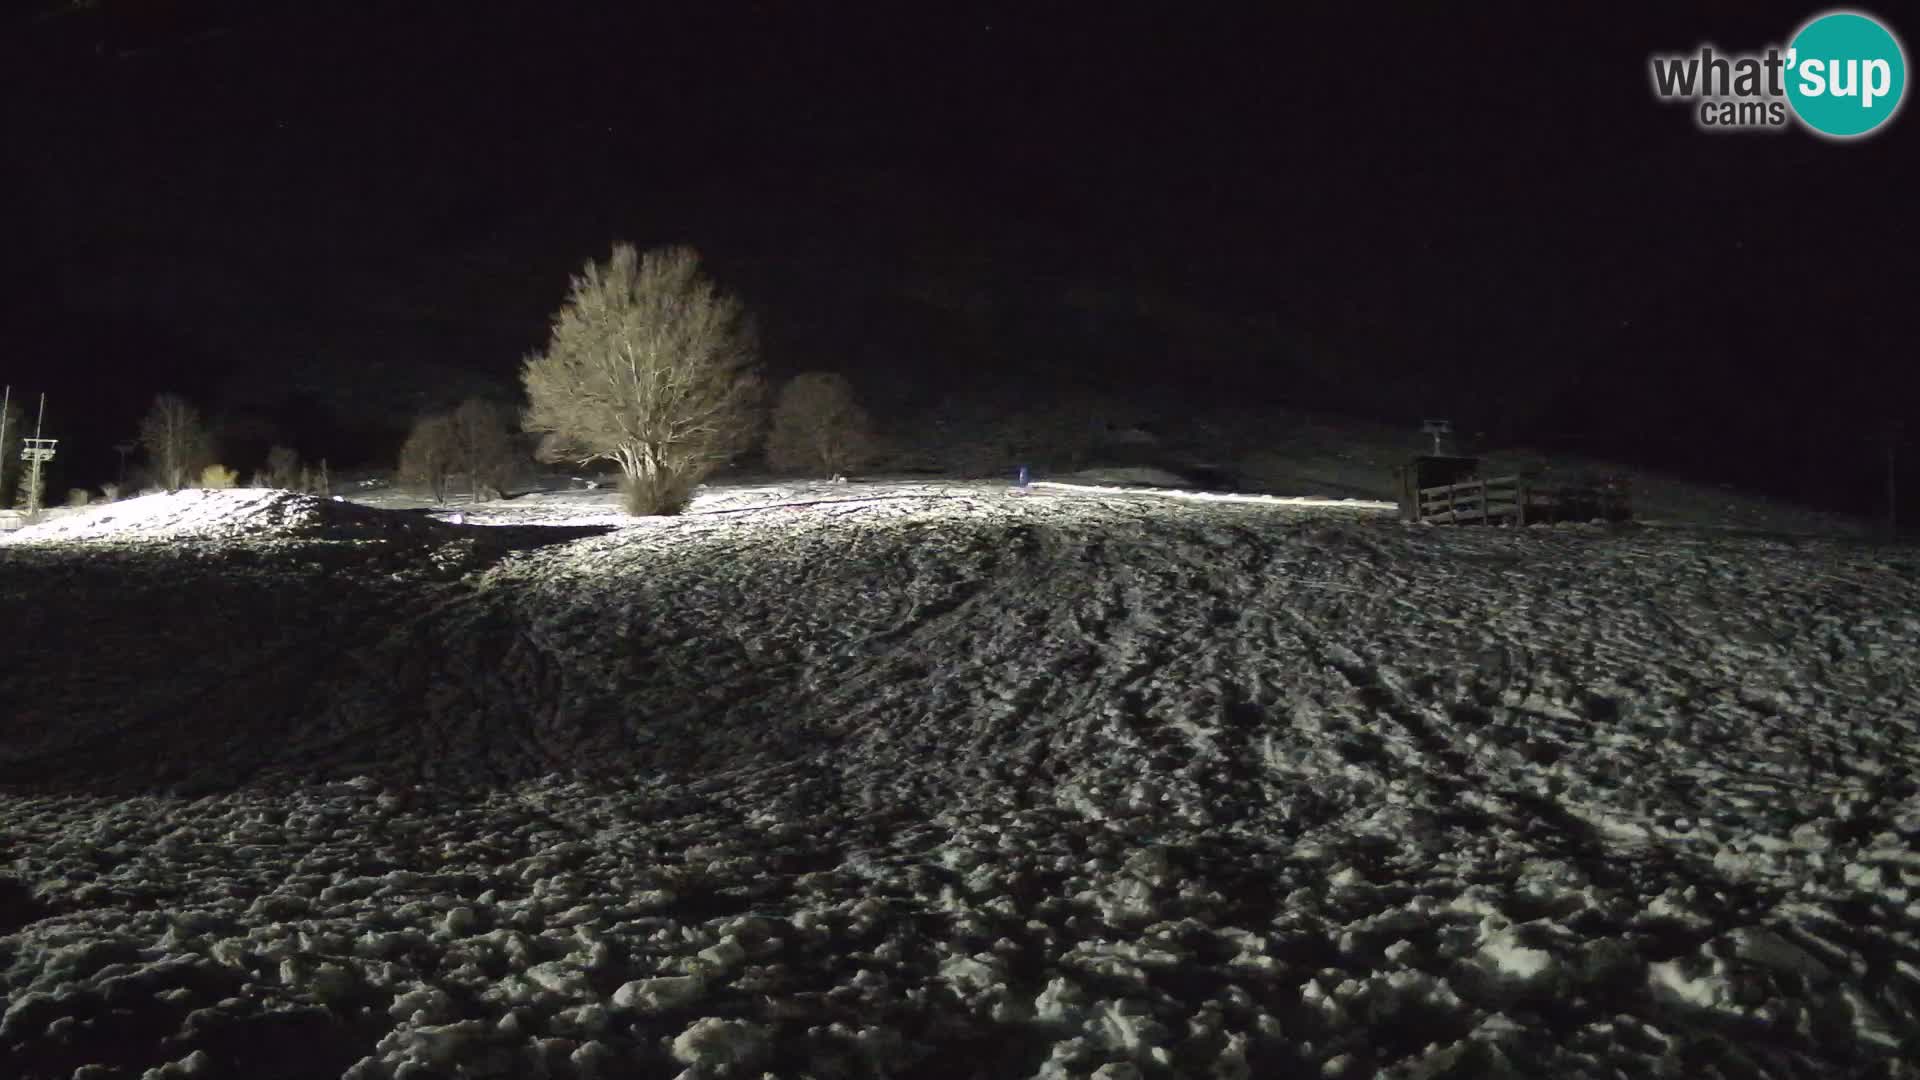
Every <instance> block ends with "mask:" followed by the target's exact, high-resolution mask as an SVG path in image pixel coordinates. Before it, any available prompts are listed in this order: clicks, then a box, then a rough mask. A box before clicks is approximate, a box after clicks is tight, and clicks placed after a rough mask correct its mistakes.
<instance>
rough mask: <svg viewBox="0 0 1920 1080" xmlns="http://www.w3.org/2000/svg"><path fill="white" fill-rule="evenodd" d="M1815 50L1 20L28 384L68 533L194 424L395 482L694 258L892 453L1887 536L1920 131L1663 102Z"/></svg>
mask: <svg viewBox="0 0 1920 1080" xmlns="http://www.w3.org/2000/svg"><path fill="white" fill-rule="evenodd" d="M1032 8H1042V9H1044V10H1042V11H1038V12H1036V11H1034V10H1030V9H1032ZM1813 13H1814V9H1812V8H1805V9H1800V8H1793V7H1781V8H1773V9H1765V8H1762V7H1760V6H1757V5H1742V6H1740V7H1739V8H1737V9H1735V8H1730V7H1728V6H1726V5H1714V4H1676V5H1661V6H1660V7H1659V8H1657V9H1655V8H1652V7H1648V8H1646V9H1644V10H1639V9H1636V10H1635V11H1631V12H1624V13H1623V12H1621V11H1618V10H1616V9H1614V8H1599V7H1593V8H1580V9H1578V11H1577V12H1575V13H1571V14H1570V13H1568V12H1566V11H1547V10H1544V9H1542V8H1541V7H1540V6H1539V5H1517V4H1485V5H1473V6H1472V7H1471V8H1468V9H1456V8H1453V7H1451V6H1449V7H1446V8H1441V7H1438V6H1434V5H1340V6H1330V7H1327V8H1307V9H1299V10H1294V9H1289V10H1288V11H1286V12H1284V13H1276V12H1274V11H1272V10H1271V7H1270V6H1263V7H1261V8H1253V7H1249V8H1247V9H1245V10H1244V11H1242V10H1240V9H1235V8H1230V7H1220V8H1217V9H1212V8H1209V9H1203V10H1194V9H1188V8H1181V7H1176V6H1174V5H1156V6H1155V7H1154V8H1153V9H1150V13H1147V14H1138V13H1115V11H1113V10H1109V9H1108V8H1106V7H1103V6H1095V5H1086V6H1053V5H1026V4H1011V3H1009V4H981V5H968V6H966V7H965V9H964V10H961V9H960V8H959V6H954V8H953V9H951V10H947V9H944V8H943V9H942V10H940V11H937V12H932V13H929V12H927V11H922V10H918V9H917V8H911V7H908V6H905V5H900V6H895V7H893V8H888V9H882V8H873V9H868V8H857V7H847V6H842V5H802V4H778V3H764V4H739V5H735V4H716V5H704V4H703V5H684V6H682V7H681V8H678V9H675V8H668V7H666V6H655V5H611V4H609V5H589V4H575V3H557V4H556V3H538V4H536V3H526V4H501V3H473V2H469V3H448V2H433V0H430V2H424V3H412V4H405V5H398V4H361V3H347V4H335V3H296V2H292V0H263V2H254V3H239V2H229V3H222V2H195V0H152V2H135V0H97V2H94V3H87V4H62V3H51V2H42V3H40V4H39V5H37V6H33V5H29V6H27V7H21V8H15V9H11V10H10V12H9V14H7V15H5V16H4V17H0V18H4V22H0V34H3V35H4V42H5V44H4V46H0V94H3V95H4V97H3V98H0V100H3V101H4V108H5V113H4V120H3V122H4V128H3V129H0V134H3V135H4V138H5V142H6V147H7V153H6V155H5V158H4V160H5V162H6V164H5V169H6V173H7V174H8V175H7V187H6V190H7V191H9V192H10V193H11V194H9V195H8V196H7V198H6V204H5V214H6V218H5V220H6V233H5V234H6V243H5V244H4V245H0V251H3V252H4V254H0V260H4V263H3V264H0V265H3V266H4V271H5V281H4V304H5V311H4V315H5V327H6V337H5V344H6V355H5V360H4V362H3V363H0V378H3V379H4V381H7V382H10V383H12V384H13V385H14V386H15V388H16V393H18V392H20V391H23V390H24V391H28V392H34V391H39V390H46V391H48V392H49V394H50V396H51V412H50V426H51V427H53V428H54V429H56V430H55V432H54V433H57V434H59V435H60V436H61V437H62V438H63V440H65V441H64V442H63V447H65V448H67V449H69V450H70V451H71V452H70V453H67V454H65V456H64V457H63V459H62V462H61V465H62V474H63V476H64V478H65V479H64V481H57V482H56V489H58V486H59V484H60V483H62V482H64V483H70V484H84V483H94V482H98V481H99V480H101V479H107V478H110V476H111V474H112V472H113V471H114V469H115V468H116V466H117V461H118V458H117V456H116V455H115V453H114V451H113V449H112V446H113V443H115V442H118V441H122V440H125V439H127V438H130V437H131V434H132V431H133V428H134V425H135V423H136V421H137V418H138V416H139V415H140V413H141V412H142V411H143V410H144V409H145V407H146V405H147V404H148V402H149V401H150V400H151V399H152V397H153V395H154V394H155V393H156V392H158V391H161V390H174V391H179V392H182V393H185V394H187V395H188V396H190V397H192V398H194V399H195V400H196V401H198V402H200V403H201V404H202V406H203V407H204V408H205V410H206V411H207V412H208V414H209V415H210V417H212V418H213V419H215V420H216V421H217V422H219V423H220V425H221V427H222V431H223V435H224V436H225V437H226V439H227V440H228V443H229V445H230V446H231V447H232V450H231V452H229V453H228V454H227V455H226V456H228V457H229V458H232V459H238V460H236V464H239V465H241V466H242V467H243V468H245V467H248V466H250V465H251V464H254V463H255V462H254V461H249V460H244V459H246V458H247V456H248V455H249V454H264V451H265V447H266V445H267V444H268V443H269V442H271V441H288V442H292V443H294V444H295V445H297V446H298V447H299V448H300V450H301V451H302V452H303V453H304V454H306V455H307V456H308V457H310V458H317V457H328V458H330V459H331V460H332V461H334V462H335V463H336V464H340V465H352V464H354V463H356V462H369V463H370V462H376V461H378V462H387V461H390V460H391V458H392V454H393V451H394V449H395V447H396V446H397V444H398V442H399V440H400V438H401V437H402V435H403V434H404V431H405V427H406V425H407V423H408V421H410V420H411V419H412V418H413V416H414V415H416V414H417V413H419V412H420V411H422V410H424V409H428V408H434V407H441V406H444V405H446V404H449V403H451V402H452V401H455V400H458V399H459V398H461V397H463V396H465V395H467V394H469V393H473V392H479V393H491V394H495V395H499V396H502V397H506V396H510V395H511V394H513V393H514V391H515V387H516V384H515V372H516V369H517V365H518V363H519V361H520V360H521V358H522V357H523V356H524V355H525V354H526V353H527V352H528V351H529V350H531V349H535V348H538V347H539V346H540V345H541V344H542V342H543V341H544V338H545V330H546V322H547V319H548V317H549V316H550V314H551V313H552V311H553V310H554V308H555V307H556V306H557V305H558V303H559V302H560V300H561V299H562V297H563V295H564V293H565V289H566V284H567V277H568V275H569V274H570V273H571V272H573V271H574V270H576V269H577V268H578V266H579V265H580V263H581V262H582V261H583V260H585V259H588V258H595V257H604V256H605V254H606V253H607V251H608V249H609V247H610V245H611V244H612V243H613V242H614V241H615V240H617V239H625V240H630V241H632V242H634V243H637V244H640V245H642V246H648V245H653V244H664V243H687V244H692V245H694V246H695V247H697V248H699V249H700V250H701V251H702V252H703V253H704V254H705V256H706V257H707V260H708V264H709V269H710V271H711V272H712V274H713V275H714V276H715V277H716V278H717V279H718V280H719V281H720V282H722V283H723V284H724V285H725V286H727V287H728V288H730V289H732V290H734V291H735V292H737V293H738V294H740V295H741V297H742V298H743V299H744V300H745V302H746V303H747V305H748V306H749V307H750V308H751V309H752V310H753V311H754V312H755V313H756V315H757V316H758V318H759V319H760V322H761V325H762V328H763V336H764V357H765V361H766V363H767V365H768V367H769V369H770V371H771V372H772V373H773V374H775V375H779V374H789V373H793V372H797V371H802V370H811V369H822V368H824V369H831V370H838V371H842V372H845V373H846V374H848V375H849V376H850V377H852V378H853V379H854V380H855V381H856V382H857V383H858V384H859V385H860V386H861V389H862V392H863V395H865V396H867V397H868V398H869V399H870V400H871V401H872V402H873V403H874V405H875V407H876V409H877V410H893V411H896V412H897V411H901V410H916V409H928V408H934V407H937V406H938V404H939V403H940V402H941V401H942V400H943V398H945V397H946V396H948V395H952V394H957V393H965V392H967V391H969V390H971V389H974V388H978V387H982V386H993V387H1000V388H1006V387H1017V388H1019V389H1020V391H1021V392H1023V393H1030V394H1036V395H1071V394H1075V393H1081V392H1087V391H1091V390H1099V391H1102V392H1109V393H1111V392H1115V391H1120V392H1132V393H1136V394H1138V395H1141V396H1142V397H1144V398H1151V399H1153V400H1155V401H1159V402H1162V403H1165V402H1168V401H1178V402H1181V403H1183V404H1186V403H1190V404H1191V406H1192V407H1193V408H1194V409H1197V410H1198V409H1206V408H1209V407H1213V406H1216V405H1218V404H1221V403H1232V404H1236V405H1242V406H1244V405H1247V404H1249V403H1254V404H1257V403H1262V402H1268V403H1272V404H1274V405H1275V406H1282V405H1284V406H1286V407H1290V408H1295V409H1317V410H1326V411H1329V412H1337V413H1346V414H1351V415H1354V416H1359V417H1366V418H1369V419H1375V420H1385V421H1388V422H1394V423H1405V424H1406V425H1407V426H1408V430H1409V433H1410V437H1409V448H1410V449H1413V448H1415V447H1417V446H1419V445H1420V440H1419V439H1418V437H1417V435H1415V434H1413V432H1414V431H1415V429H1417V426H1418V421H1419V419H1420V418H1421V417H1422V416H1426V415H1444V416H1449V417H1451V418H1453V419H1454V420H1455V423H1456V425H1457V426H1458V427H1459V428H1460V429H1461V430H1463V431H1469V432H1484V433H1486V434H1485V438H1486V440H1487V441H1488V442H1489V443H1490V444H1508V445H1511V444H1527V445H1531V446H1536V447H1540V448H1543V449H1548V450H1571V451H1579V452H1583V453H1589V454H1594V455H1599V456H1610V457H1614V458H1618V459H1623V460H1628V461H1632V462H1635V463H1638V464H1645V465H1654V466H1659V467H1663V468H1669V469H1672V470H1673V471H1675V472H1678V473H1682V474H1685V475H1689V476H1693V477H1696V478H1700V479H1709V480H1714V481H1718V482H1726V483H1733V484H1738V485H1742V486H1746V487H1751V488H1755V489H1758V490H1764V491H1768V492H1771V493H1775V494H1782V495H1786V496H1791V497H1794V498H1798V499H1802V500H1804V501H1808V502H1810V503H1816V504H1824V505H1826V506H1828V507H1831V508H1836V509H1849V510H1856V511H1863V512H1864V511H1871V510H1873V509H1875V508H1876V507H1877V505H1878V500H1880V499H1881V497H1882V492H1883V491H1884V476H1883V470H1882V464H1881V463H1882V462H1883V461H1884V451H1883V449H1882V445H1883V444H1882V440H1883V437H1884V435H1885V433H1886V432H1888V431H1889V430H1892V429H1893V428H1894V426H1895V425H1897V424H1899V423H1900V422H1902V421H1907V423H1908V430H1909V432H1911V428H1912V425H1911V416H1912V413H1913V410H1914V402H1915V400H1916V399H1915V395H1914V391H1915V379H1914V377H1913V374H1912V371H1913V366H1914V359H1915V356H1914V349H1913V338H1914V322H1913V320H1914V314H1913V307H1914V298H1915V296H1916V291H1915V287H1914V286H1915V284H1916V283H1915V277H1914V270H1913V255H1914V250H1915V246H1914V241H1915V239H1916V237H1915V230H1914V226H1913V224H1912V222H1913V220H1914V217H1915V215H1914V213H1913V211H1912V209H1911V202H1912V200H1913V198H1914V195H1913V190H1914V188H1913V181H1914V178H1915V172H1914V170H1913V168H1912V162H1913V159H1914V153H1913V146H1914V139H1915V138H1916V137H1920V129H1916V127H1915V124H1916V123H1917V122H1920V121H1916V120H1915V118H1914V117H1913V116H1912V115H1904V116H1902V117H1899V118H1896V120H1895V121H1894V122H1893V124H1892V126H1891V128H1890V129H1888V130H1886V131H1884V132H1882V133H1881V134H1879V135H1876V136H1875V137H1873V138H1870V139H1867V140H1863V141H1859V142H1855V143H1851V144H1838V143H1832V142H1826V141H1822V140H1819V139H1816V138H1813V137H1811V136H1809V135H1807V134H1805V133H1803V132H1800V131H1797V130H1789V131H1785V132H1773V133H1747V134H1721V135H1713V134H1707V133H1702V132H1700V131H1698V130H1696V129H1695V127H1694V126H1693V124H1692V123H1691V122H1690V120H1689V119H1688V117H1687V116H1686V115H1685V114H1684V112H1683V111H1681V110H1680V109H1678V108H1676V107H1674V106H1668V105H1662V104H1660V103H1658V102H1656V101H1655V100H1654V99H1653V96H1652V94H1651V93H1650V91H1649V89H1648V86H1647V77H1646V59H1647V55H1648V54H1649V53H1651V52H1655V51H1679V50H1685V49H1690V48H1693V47H1695V46H1697V45H1699V44H1701V43H1702V42H1708V41H1711V42H1714V43H1716V44H1718V45H1721V46H1724V47H1726V48H1728V49H1743V48H1758V47H1760V46H1762V45H1764V44H1767V43H1771V42H1779V41H1781V40H1784V39H1785V38H1786V37H1787V36H1788V35H1789V34H1790V32H1791V31H1792V29H1793V28H1794V27H1795V26H1796V25H1797V24H1798V22H1800V21H1801V20H1803V19H1804V18H1806V17H1807V16H1809V15H1811V14H1813ZM1887 14H1889V15H1890V16H1892V17H1893V18H1894V19H1896V20H1897V19H1898V17H1899V16H1900V14H1901V12H1899V11H1893V12H1888V13H1887ZM1897 26H1898V24H1897V21H1896V28H1897ZM1907 440H1908V441H1907V443H1906V444H1905V445H1906V446H1907V447H1908V449H1907V453H1908V455H1909V456H1920V446H1916V445H1915V444H1916V442H1920V440H1913V439H1912V437H1911V434H1909V435H1908V436H1907ZM1907 486H1908V487H1909V488H1915V487H1920V483H1910V484H1908V485H1907ZM1910 516H1911V515H1910Z"/></svg>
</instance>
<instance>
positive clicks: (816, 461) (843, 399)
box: [767, 371, 873, 476]
mask: <svg viewBox="0 0 1920 1080" xmlns="http://www.w3.org/2000/svg"><path fill="white" fill-rule="evenodd" d="M872 455H873V426H872V421H871V419H870V418H869V417H868V416H867V410H865V409H863V408H861V407H860V403H859V402H858V401H857V400H855V399H854V396H853V384H852V383H850V382H848V381H847V380H846V377H845V376H843V375H838V374H835V373H834V372H831V371H810V372H807V373H806V374H804V375H796V376H794V377H793V378H792V379H790V380H789V381H788V382H787V385H786V386H784V387H782V388H781V389H780V397H779V400H778V401H776V402H775V404H774V406H773V423H772V425H771V426H770V427H769V428H768V430H767V464H769V465H771V466H773V467H774V468H776V469H779V470H782V471H791V472H798V471H802V470H806V469H819V470H822V471H824V472H825V473H826V474H827V475H829V476H832V475H836V474H839V473H844V472H847V471H849V470H851V469H854V468H856V467H858V466H859V465H861V464H862V463H864V462H866V461H867V460H868V459H870V458H871V457H872Z"/></svg>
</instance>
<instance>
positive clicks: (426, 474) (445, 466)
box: [400, 413, 455, 503]
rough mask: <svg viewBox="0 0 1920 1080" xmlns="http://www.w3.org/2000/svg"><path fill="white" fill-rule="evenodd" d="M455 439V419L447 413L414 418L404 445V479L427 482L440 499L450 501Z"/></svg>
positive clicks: (401, 475) (401, 460) (401, 458)
mask: <svg viewBox="0 0 1920 1080" xmlns="http://www.w3.org/2000/svg"><path fill="white" fill-rule="evenodd" d="M454 447H455V440H454V434H453V420H452V418H451V417H449V416H447V415H446V414H445V413H435V414H433V415H431V416H423V417H421V418H420V419H418V420H416V421H414V422H413V430H412V431H410V432H408V433H407V441H406V443H405V444H404V445H402V446H401V447H400V479H401V481H402V482H404V483H409V484H425V485H426V486H427V490H428V491H430V492H432V493H433V501H434V502H436V503H439V502H445V501H447V477H448V476H449V475H451V474H452V472H453V463H454V454H455V449H454Z"/></svg>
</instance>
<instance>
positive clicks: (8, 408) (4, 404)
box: [0, 383, 13, 497]
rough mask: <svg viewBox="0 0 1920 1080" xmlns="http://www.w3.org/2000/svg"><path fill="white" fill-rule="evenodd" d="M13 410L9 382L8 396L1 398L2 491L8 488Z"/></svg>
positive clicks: (0, 489) (0, 454) (0, 476)
mask: <svg viewBox="0 0 1920 1080" xmlns="http://www.w3.org/2000/svg"><path fill="white" fill-rule="evenodd" d="M12 411H13V384H12V383H8V384H7V392H6V396H5V397H4V398H3V399H0V492H4V491H6V490H7V459H6V453H7V414H8V413H10V412H12ZM0 497H3V496H0Z"/></svg>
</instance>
